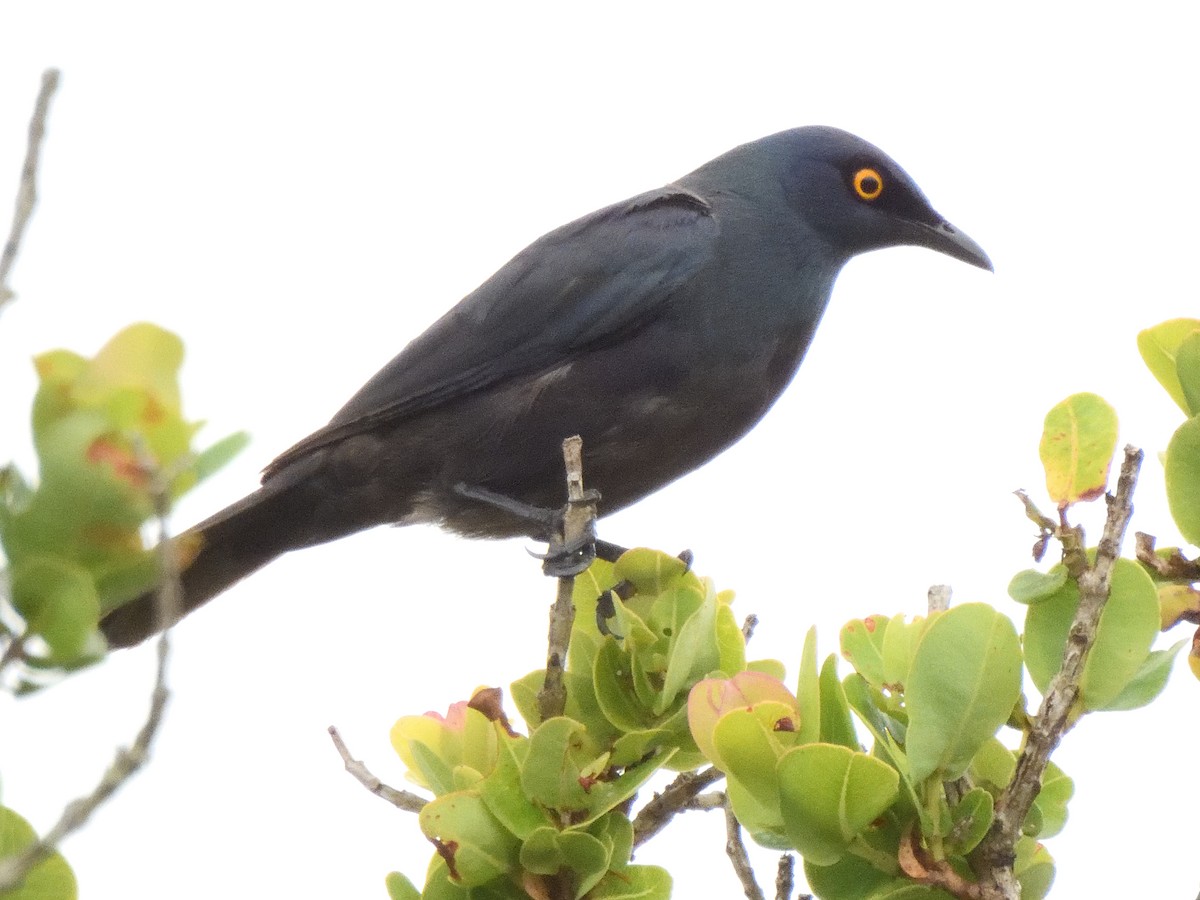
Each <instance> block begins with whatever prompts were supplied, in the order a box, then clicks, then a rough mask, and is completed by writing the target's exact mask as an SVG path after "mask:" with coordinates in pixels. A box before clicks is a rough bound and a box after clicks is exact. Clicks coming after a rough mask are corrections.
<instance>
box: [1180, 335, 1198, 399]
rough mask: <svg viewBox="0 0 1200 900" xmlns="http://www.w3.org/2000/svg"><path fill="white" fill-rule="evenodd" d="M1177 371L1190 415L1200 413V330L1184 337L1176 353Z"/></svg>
mask: <svg viewBox="0 0 1200 900" xmlns="http://www.w3.org/2000/svg"><path fill="white" fill-rule="evenodd" d="M1175 373H1176V375H1178V376H1179V385H1180V387H1181V388H1182V389H1183V398H1184V400H1185V401H1186V402H1187V413H1188V415H1190V416H1194V415H1196V413H1200V331H1193V332H1192V333H1191V334H1189V335H1188V336H1187V337H1185V338H1184V339H1183V343H1181V344H1180V345H1179V350H1178V352H1177V353H1176V355H1175Z"/></svg>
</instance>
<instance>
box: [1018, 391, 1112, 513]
mask: <svg viewBox="0 0 1200 900" xmlns="http://www.w3.org/2000/svg"><path fill="white" fill-rule="evenodd" d="M1116 446H1117V414H1116V412H1115V411H1114V410H1113V408H1112V407H1111V406H1109V405H1108V403H1107V402H1105V400H1104V399H1103V398H1102V397H1100V396H1098V395H1096V394H1072V395H1071V396H1070V397H1068V398H1067V399H1066V400H1063V401H1062V402H1061V403H1059V404H1058V405H1057V406H1055V407H1054V408H1053V409H1052V410H1050V412H1048V413H1047V414H1046V423H1045V427H1044V429H1043V431H1042V442H1041V445H1040V447H1039V448H1038V452H1039V455H1040V456H1041V458H1042V465H1043V466H1044V467H1045V469H1046V490H1047V491H1048V492H1049V494H1050V499H1052V500H1053V501H1054V502H1055V503H1057V504H1058V507H1059V509H1064V508H1066V507H1067V506H1070V505H1071V504H1072V503H1077V502H1079V501H1080V500H1094V499H1095V498H1097V497H1099V496H1101V495H1102V494H1103V493H1104V488H1105V486H1106V485H1107V484H1108V469H1109V466H1110V465H1111V463H1112V457H1113V451H1114V450H1115V449H1116Z"/></svg>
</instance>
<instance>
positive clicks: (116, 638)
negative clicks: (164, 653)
mask: <svg viewBox="0 0 1200 900" xmlns="http://www.w3.org/2000/svg"><path fill="white" fill-rule="evenodd" d="M298 499H299V498H298V497H297V496H296V492H295V491H293V490H290V489H288V488H286V487H285V488H283V489H282V490H278V489H274V488H273V487H265V488H260V489H259V490H257V491H255V492H254V493H253V494H250V495H249V496H247V497H244V498H243V499H241V500H239V501H238V502H237V503H234V504H233V505H231V506H228V507H226V508H225V509H223V510H222V511H221V512H219V513H217V514H216V515H215V516H213V517H212V518H210V519H208V520H206V521H204V522H201V523H200V524H199V525H197V526H195V527H194V528H192V529H190V530H189V531H187V532H185V533H184V534H183V535H181V536H180V537H179V538H177V539H176V540H177V542H178V545H179V547H180V548H181V552H180V553H179V554H177V555H180V556H185V557H186V556H188V555H190V553H191V552H194V553H195V556H194V557H193V558H192V559H191V560H190V561H189V562H186V563H185V564H184V563H181V565H182V566H183V567H182V570H181V571H180V573H179V581H180V585H181V587H182V589H183V591H182V596H181V597H180V598H179V610H178V617H177V620H178V619H179V618H183V617H184V616H185V615H187V614H188V613H190V612H192V611H193V610H195V609H196V608H197V607H199V606H201V605H203V604H205V603H207V602H208V601H209V600H211V599H212V598H213V597H215V596H216V595H217V594H219V593H221V592H222V591H224V590H225V589H226V588H228V587H230V586H232V585H233V584H234V583H235V582H238V581H241V580H242V579H243V578H245V577H246V576H247V575H250V574H251V573H253V572H255V571H257V570H258V569H261V568H262V567H263V566H265V565H266V564H267V563H269V562H270V561H271V560H273V559H275V558H276V557H277V556H280V555H281V554H283V553H286V552H287V551H288V550H290V549H292V548H293V547H295V546H296V540H295V535H294V534H293V533H292V529H290V528H289V527H288V525H289V523H290V522H292V521H295V519H294V518H293V517H292V516H291V515H290V514H291V513H294V512H297V510H296V509H295V507H296V506H297V500H298ZM196 546H198V547H199V550H198V552H196V551H195V549H194V548H195V547H196ZM183 548H188V549H187V550H185V549H183ZM165 624H166V623H164V622H163V621H162V620H161V612H160V610H159V601H158V592H157V589H153V590H150V591H147V592H146V593H144V594H142V595H141V596H140V597H137V598H135V599H134V600H131V601H130V602H129V603H126V604H123V605H122V606H119V607H118V608H117V609H115V610H113V611H112V612H111V613H109V614H108V615H107V616H105V617H104V619H103V620H102V621H101V622H100V630H101V631H102V632H104V636H105V637H106V638H107V639H108V643H109V646H111V647H113V648H120V647H132V646H133V645H134V644H139V643H141V642H142V641H144V640H146V638H148V637H151V636H152V635H154V634H157V633H158V632H159V631H162V630H163V627H164V625H165Z"/></svg>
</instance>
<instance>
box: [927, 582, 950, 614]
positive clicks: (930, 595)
mask: <svg viewBox="0 0 1200 900" xmlns="http://www.w3.org/2000/svg"><path fill="white" fill-rule="evenodd" d="M951 596H953V592H952V591H951V590H950V585H948V584H934V585H930V586H929V591H928V592H927V594H926V599H927V600H928V604H929V611H930V612H931V613H933V612H945V611H946V610H948V609H949V608H950V598H951Z"/></svg>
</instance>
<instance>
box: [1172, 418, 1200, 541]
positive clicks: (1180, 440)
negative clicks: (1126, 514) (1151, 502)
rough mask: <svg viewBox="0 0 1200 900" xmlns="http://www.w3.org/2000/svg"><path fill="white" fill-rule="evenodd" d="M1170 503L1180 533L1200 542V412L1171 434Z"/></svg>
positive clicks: (1190, 539) (1188, 539)
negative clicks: (1199, 414)
mask: <svg viewBox="0 0 1200 900" xmlns="http://www.w3.org/2000/svg"><path fill="white" fill-rule="evenodd" d="M1165 468H1166V473H1165V474H1166V481H1167V503H1168V505H1169V506H1170V508H1171V516H1172V517H1173V518H1174V519H1175V524H1176V525H1177V526H1178V527H1179V533H1180V534H1182V535H1183V536H1184V538H1186V539H1187V541H1188V542H1189V543H1192V544H1197V545H1200V416H1197V417H1196V418H1192V419H1188V420H1187V421H1186V422H1184V423H1183V424H1182V425H1180V426H1179V428H1177V429H1176V431H1175V434H1174V435H1173V436H1172V437H1171V442H1170V443H1169V444H1168V445H1167V460H1166V465H1165Z"/></svg>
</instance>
